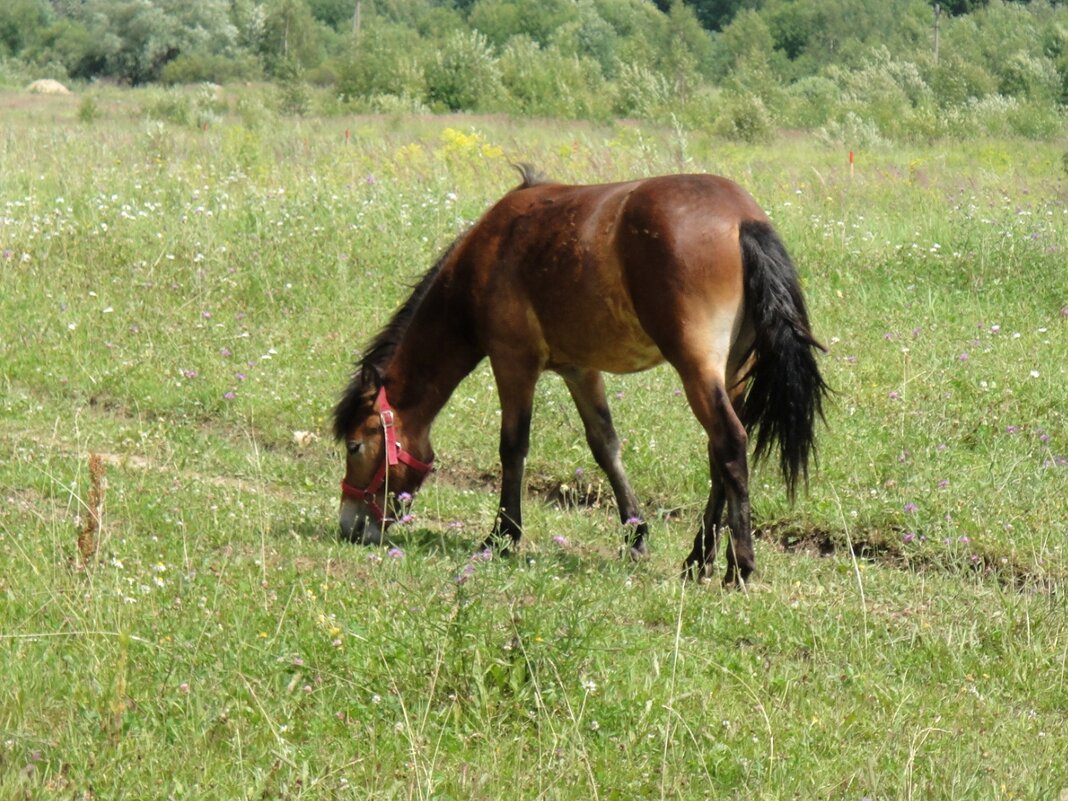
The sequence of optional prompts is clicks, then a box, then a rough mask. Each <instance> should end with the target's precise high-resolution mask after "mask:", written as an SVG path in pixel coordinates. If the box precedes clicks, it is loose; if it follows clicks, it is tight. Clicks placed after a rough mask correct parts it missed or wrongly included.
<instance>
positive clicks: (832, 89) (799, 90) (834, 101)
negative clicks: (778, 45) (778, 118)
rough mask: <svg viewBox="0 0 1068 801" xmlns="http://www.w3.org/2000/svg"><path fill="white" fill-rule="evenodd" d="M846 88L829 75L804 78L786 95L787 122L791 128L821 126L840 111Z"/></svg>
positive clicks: (792, 85)
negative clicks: (840, 87)
mask: <svg viewBox="0 0 1068 801" xmlns="http://www.w3.org/2000/svg"><path fill="white" fill-rule="evenodd" d="M841 99H842V90H841V89H839V88H838V84H836V83H835V82H834V81H832V80H830V79H829V78H822V77H815V76H814V77H811V78H802V79H801V80H799V81H797V82H796V83H793V84H791V85H790V86H788V87H787V88H786V91H785V93H784V95H783V120H782V122H783V124H784V125H786V126H787V127H791V128H818V127H819V126H821V125H826V124H827V121H828V120H830V119H832V118H833V117H834V115H835V114H836V113H837V112H838V110H839V108H840V105H841Z"/></svg>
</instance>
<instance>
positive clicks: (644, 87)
mask: <svg viewBox="0 0 1068 801" xmlns="http://www.w3.org/2000/svg"><path fill="white" fill-rule="evenodd" d="M618 73H619V78H617V79H616V98H615V111H616V113H617V114H619V115H621V116H624V117H644V118H646V119H654V118H655V117H656V116H657V114H658V113H659V111H660V110H661V109H663V108H665V107H666V106H668V105H670V103H671V99H672V91H671V84H670V83H669V82H668V79H667V78H665V77H664V76H663V75H662V74H660V73H659V72H654V71H653V70H651V69H648V68H647V67H643V66H642V65H640V64H634V63H630V62H628V63H625V64H622V65H621V66H620V67H619V69H618Z"/></svg>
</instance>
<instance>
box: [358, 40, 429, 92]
mask: <svg viewBox="0 0 1068 801" xmlns="http://www.w3.org/2000/svg"><path fill="white" fill-rule="evenodd" d="M424 47H425V45H424V43H423V41H422V40H421V39H420V38H419V36H418V35H416V34H415V32H414V31H412V30H410V29H408V28H403V27H401V26H397V25H385V24H376V25H373V26H369V27H368V28H367V29H366V30H365V31H364V33H363V34H362V35H361V36H360V38H359V41H358V42H357V43H356V45H355V46H354V47H353V50H352V54H351V57H350V58H349V59H348V60H347V61H345V62H343V63H342V64H341V65H340V66H339V68H338V76H337V89H338V92H339V93H340V94H341V96H342V97H343V98H345V99H347V100H351V99H353V98H358V97H364V98H367V97H374V96H375V95H395V96H397V97H405V96H408V97H423V95H424V94H425V92H426V79H425V77H424V74H423V73H424V62H425V61H426V56H425V55H424Z"/></svg>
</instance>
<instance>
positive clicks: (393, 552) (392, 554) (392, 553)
mask: <svg viewBox="0 0 1068 801" xmlns="http://www.w3.org/2000/svg"><path fill="white" fill-rule="evenodd" d="M386 556H388V557H389V558H390V559H403V558H404V551H402V550H401V549H400V548H398V547H397V546H395V545H394V546H393V547H392V548H390V549H389V550H388V551H386Z"/></svg>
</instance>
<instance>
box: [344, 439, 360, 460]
mask: <svg viewBox="0 0 1068 801" xmlns="http://www.w3.org/2000/svg"><path fill="white" fill-rule="evenodd" d="M346 447H347V448H348V451H349V456H355V455H356V454H357V453H359V452H360V449H361V448H362V447H363V443H362V442H356V441H351V442H349V443H348V444H347V445H346Z"/></svg>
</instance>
